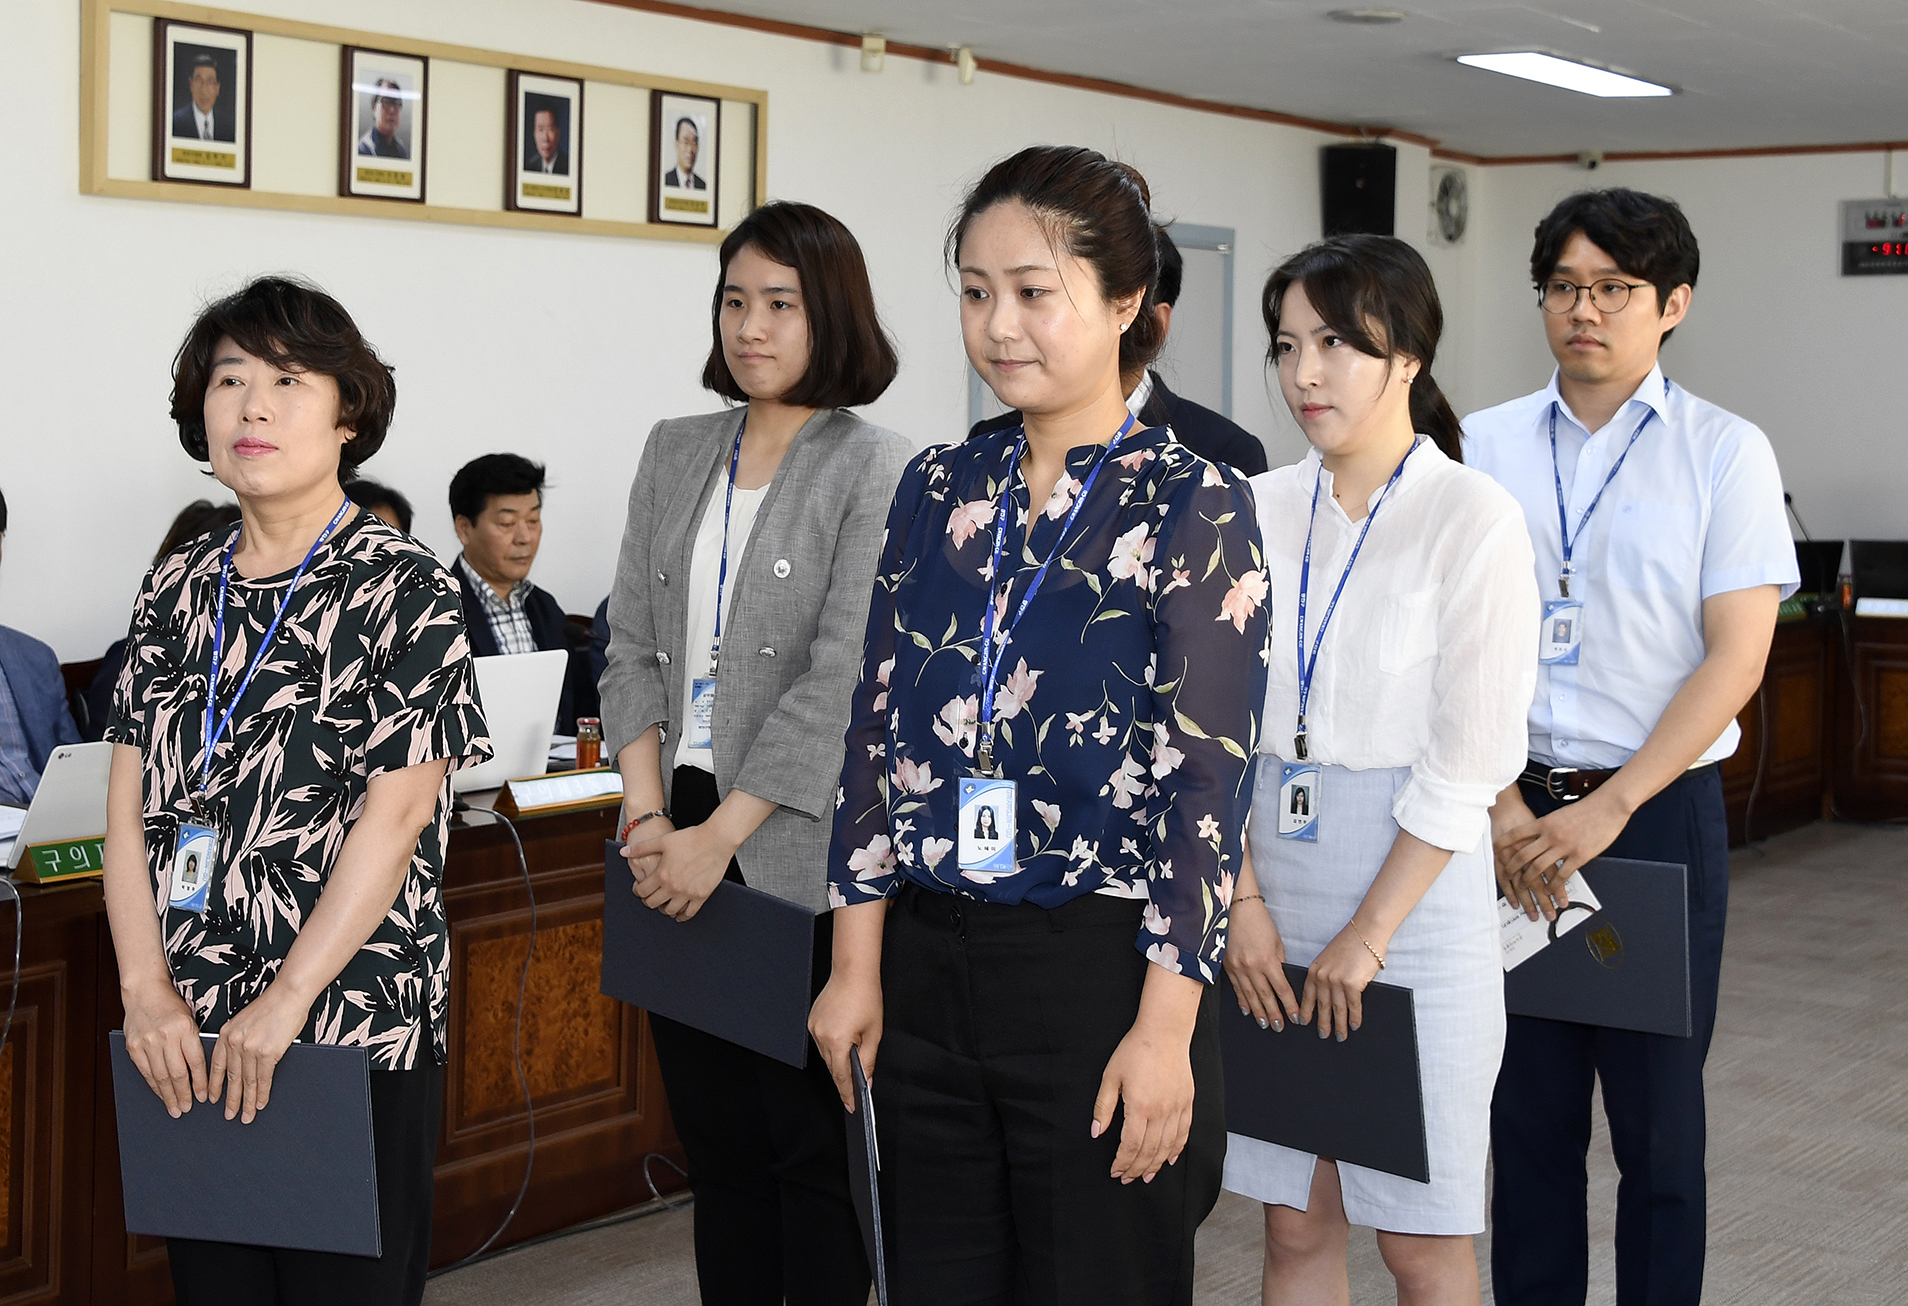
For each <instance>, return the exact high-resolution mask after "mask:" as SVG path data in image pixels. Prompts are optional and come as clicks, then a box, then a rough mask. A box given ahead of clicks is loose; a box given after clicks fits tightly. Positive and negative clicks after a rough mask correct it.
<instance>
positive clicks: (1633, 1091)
mask: <svg viewBox="0 0 1908 1306" xmlns="http://www.w3.org/2000/svg"><path fill="white" fill-rule="evenodd" d="M1524 799H1525V801H1526V802H1528V803H1529V804H1530V808H1531V810H1532V811H1533V812H1535V813H1537V814H1538V815H1539V816H1542V815H1544V814H1545V813H1547V812H1551V811H1554V810H1556V808H1557V807H1558V806H1560V804H1558V803H1557V802H1556V801H1555V800H1553V799H1551V798H1550V797H1549V796H1548V795H1546V794H1542V793H1540V792H1538V791H1537V790H1535V789H1534V788H1532V787H1531V786H1529V785H1526V786H1524ZM1607 855H1608V856H1611V857H1631V858H1637V859H1639V860H1643V861H1658V862H1681V863H1684V864H1685V865H1687V866H1688V868H1689V972H1690V973H1689V988H1690V1016H1691V1026H1692V1031H1693V1032H1692V1034H1691V1036H1690V1037H1689V1038H1670V1037H1667V1036H1665V1035H1661V1034H1640V1033H1636V1032H1634V1031H1631V1030H1622V1029H1602V1028H1599V1027H1597V1026H1594V1025H1575V1024H1570V1023H1568V1022H1565V1021H1555V1020H1538V1019H1535V1018H1532V1017H1528V1016H1512V1017H1510V1021H1509V1029H1508V1031H1507V1036H1506V1038H1505V1041H1504V1064H1503V1067H1502V1069H1501V1070H1500V1071H1499V1072H1498V1077H1497V1092H1496V1096H1495V1098H1494V1099H1493V1101H1492V1103H1491V1152H1492V1156H1493V1159H1494V1162H1495V1165H1496V1175H1497V1179H1496V1189H1495V1191H1494V1193H1493V1195H1492V1199H1491V1216H1492V1230H1491V1278H1492V1283H1493V1285H1494V1288H1495V1292H1496V1297H1497V1301H1498V1306H1582V1303H1583V1301H1584V1299H1585V1296H1586V1294H1587V1293H1588V1291H1589V1232H1588V1227H1587V1226H1588V1220H1587V1217H1586V1210H1585V1207H1586V1200H1587V1199H1586V1189H1587V1185H1588V1175H1587V1170H1586V1166H1585V1158H1586V1156H1587V1155H1588V1152H1589V1149H1590V1098H1591V1089H1592V1086H1593V1085H1594V1083H1595V1082H1596V1081H1597V1080H1601V1081H1602V1083H1603V1109H1604V1114H1605V1115H1606V1116H1607V1117H1608V1119H1609V1122H1610V1146H1611V1150H1612V1151H1613V1152H1614V1153H1615V1155H1616V1163H1617V1169H1618V1170H1619V1171H1620V1172H1621V1175H1622V1178H1621V1180H1620V1181H1619V1183H1618V1185H1617V1218H1616V1279H1617V1302H1618V1306H1697V1303H1698V1301H1699V1300H1700V1299H1701V1297H1702V1289H1703V1255H1704V1244H1705V1237H1706V1228H1705V1221H1706V1217H1707V1192H1706V1180H1705V1175H1704V1169H1703V1151H1704V1145H1705V1135H1706V1123H1705V1117H1704V1107H1703V1061H1704V1059H1705V1058H1706V1057H1707V1056H1708V1055H1709V1039H1710V1035H1711V1034H1712V1033H1713V1032H1714V1030H1715V1027H1716V994H1717V988H1718V986H1719V984H1720V981H1721V976H1722V951H1723V925H1724V921H1725V918H1726V917H1727V915H1728V909H1729V835H1728V829H1727V827H1726V825H1725V824H1724V818H1723V798H1722V777H1721V773H1720V770H1719V768H1717V767H1714V766H1706V767H1703V768H1702V769H1701V770H1698V771H1691V772H1689V773H1687V774H1686V775H1684V776H1682V777H1681V778H1679V779H1677V780H1676V781H1675V782H1673V783H1672V784H1670V785H1669V787H1668V788H1666V789H1664V790H1663V791H1662V792H1661V793H1659V794H1658V795H1657V796H1656V797H1654V798H1652V799H1651V800H1650V801H1649V802H1647V803H1645V804H1643V806H1642V807H1640V808H1638V809H1637V811H1636V813H1635V815H1633V816H1632V817H1631V818H1630V821H1629V824H1628V825H1626V826H1625V827H1624V829H1623V833H1622V834H1620V835H1618V836H1617V839H1616V842H1615V843H1613V844H1611V845H1610V848H1609V851H1608V853H1607Z"/></svg>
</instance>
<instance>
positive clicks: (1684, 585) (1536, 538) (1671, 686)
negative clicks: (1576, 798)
mask: <svg viewBox="0 0 1908 1306" xmlns="http://www.w3.org/2000/svg"><path fill="white" fill-rule="evenodd" d="M1553 405H1554V407H1555V410H1556V413H1557V459H1556V464H1555V466H1556V472H1555V473H1554V474H1553V471H1552V462H1551V456H1550V414H1551V411H1552V408H1553ZM1652 412H1654V417H1652V418H1651V419H1650V421H1649V424H1648V425H1647V426H1645V427H1644V428H1643V431H1642V435H1641V437H1640V438H1639V439H1638V440H1637V441H1636V443H1635V445H1634V447H1632V448H1630V452H1629V457H1628V458H1625V459H1624V461H1623V465H1622V467H1621V469H1619V470H1618V472H1617V474H1616V479H1615V480H1613V481H1611V483H1610V488H1609V489H1608V490H1607V491H1606V492H1605V493H1604V495H1603V501H1602V502H1601V503H1600V504H1598V505H1597V509H1596V512H1595V513H1594V514H1592V516H1591V518H1590V520H1589V522H1588V524H1586V525H1585V526H1584V527H1583V528H1582V534H1581V536H1580V537H1579V538H1577V539H1574V540H1573V543H1572V550H1573V554H1572V561H1573V564H1574V573H1573V578H1572V580H1571V586H1570V590H1571V597H1573V598H1579V599H1581V600H1582V601H1583V605H1584V606H1583V618H1582V621H1583V627H1582V636H1583V646H1582V653H1581V655H1580V659H1579V662H1578V664H1577V665H1575V666H1562V665H1556V666H1539V667H1538V669H1537V689H1536V693H1535V695H1534V696H1533V698H1532V700H1531V705H1530V755H1531V757H1532V758H1534V759H1535V760H1537V761H1539V762H1543V763H1545V764H1546V765H1550V766H1573V767H1584V768H1591V769H1603V768H1609V767H1618V766H1622V765H1623V764H1624V763H1625V762H1627V761H1629V760H1630V755H1631V754H1632V753H1634V752H1636V750H1637V749H1638V748H1640V747H1642V745H1643V741H1644V740H1645V739H1646V738H1648V737H1649V734H1650V732H1651V731H1652V730H1654V729H1655V728H1656V723H1657V721H1658V720H1660V719H1661V717H1662V715H1663V710H1664V709H1665V708H1667V707H1668V706H1669V702H1670V700H1671V699H1672V698H1674V697H1675V696H1676V692H1677V691H1678V690H1680V689H1681V688H1682V687H1683V682H1685V681H1686V680H1688V679H1689V677H1690V675H1691V673H1692V672H1694V671H1695V670H1696V668H1697V666H1698V665H1700V664H1701V662H1702V660H1703V655H1704V652H1705V646H1704V643H1703V601H1704V600H1705V599H1707V598H1709V597H1711V596H1712V595H1716V594H1726V593H1728V592H1730V591H1731V590H1740V589H1750V588H1753V587H1755V586H1758V585H1778V586H1780V587H1781V592H1782V597H1784V598H1787V597H1788V596H1789V595H1790V594H1793V593H1794V592H1795V590H1796V587H1797V584H1798V583H1799V581H1800V579H1801V578H1800V575H1799V574H1798V572H1797V570H1796V562H1795V545H1794V541H1793V539H1792V538H1791V536H1790V535H1789V527H1788V521H1787V519H1786V517H1785V516H1784V510H1783V501H1782V474H1781V472H1780V470H1779V469H1778V468H1777V466H1776V459H1775V451H1774V450H1773V449H1772V448H1770V446H1769V438H1768V437H1767V436H1766V435H1764V434H1763V433H1762V431H1761V430H1760V429H1759V428H1758V427H1756V426H1755V425H1754V424H1752V423H1750V422H1746V421H1744V420H1743V419H1742V418H1740V417H1737V416H1736V415H1735V414H1734V413H1730V412H1727V411H1725V410H1723V409H1721V408H1718V407H1716V405H1714V404H1711V403H1707V402H1705V401H1703V400H1701V399H1698V398H1697V397H1696V396H1695V395H1692V394H1690V393H1689V391H1687V390H1685V389H1683V388H1682V387H1681V386H1679V385H1675V384H1673V383H1671V382H1669V381H1667V380H1665V378H1664V376H1663V372H1662V369H1661V368H1660V367H1658V368H1652V369H1651V371H1650V374H1649V375H1648V376H1647V377H1645V378H1644V379H1643V384H1642V385H1640V386H1638V387H1637V389H1636V393H1635V394H1633V395H1632V396H1630V398H1629V399H1628V400H1627V401H1625V403H1624V404H1623V406H1622V407H1621V408H1619V409H1618V410H1617V412H1616V415H1615V416H1614V417H1612V418H1611V419H1610V420H1609V422H1608V423H1606V424H1605V425H1604V427H1603V428H1602V429H1601V430H1599V431H1595V432H1592V431H1589V430H1587V429H1585V427H1584V426H1583V424H1582V423H1581V422H1579V421H1578V420H1577V418H1576V416H1575V415H1574V414H1573V413H1572V412H1571V411H1570V406H1569V405H1568V404H1566V403H1565V402H1564V401H1563V397H1562V395H1561V394H1560V392H1559V391H1558V388H1557V376H1556V374H1555V373H1552V375H1551V378H1550V384H1549V385H1548V386H1546V387H1545V388H1544V389H1542V390H1539V391H1537V392H1536V393H1535V394H1530V395H1525V396H1524V397H1522V398H1521V399H1513V400H1511V401H1510V402H1509V403H1506V404H1499V405H1498V406H1497V407H1495V408H1487V409H1484V410H1483V411H1482V412H1477V413H1473V414H1471V415H1470V416H1469V417H1467V418H1465V419H1464V434H1465V441H1464V461H1465V462H1466V463H1467V464H1468V465H1470V466H1472V467H1475V468H1477V469H1478V470H1479V471H1482V472H1484V473H1485V474H1486V475H1488V476H1490V477H1491V478H1492V479H1494V480H1495V481H1497V483H1498V484H1500V485H1502V486H1503V487H1504V488H1505V489H1507V490H1509V491H1510V492H1511V493H1512V494H1513V495H1514V496H1516V498H1517V501H1518V502H1519V503H1520V504H1522V505H1523V509H1524V519H1525V521H1526V522H1527V523H1528V524H1529V526H1530V538H1531V545H1532V547H1533V549H1534V551H1535V553H1536V556H1537V585H1538V591H1539V593H1540V594H1541V595H1542V596H1543V598H1544V599H1546V600H1549V599H1555V598H1557V597H1559V594H1558V585H1557V579H1558V576H1559V574H1560V573H1561V572H1562V570H1563V539H1562V531H1561V528H1560V525H1559V522H1558V520H1557V489H1556V485H1557V480H1558V478H1559V477H1560V478H1561V480H1562V482H1563V495H1564V503H1565V505H1566V513H1567V516H1568V519H1569V522H1570V528H1571V530H1572V531H1573V532H1575V531H1576V530H1577V529H1578V528H1577V521H1578V518H1579V517H1580V516H1581V515H1582V513H1583V510H1584V508H1585V507H1586V506H1587V505H1588V504H1589V503H1590V501H1591V500H1592V499H1594V498H1595V497H1596V495H1597V491H1598V489H1599V488H1600V487H1602V485H1603V483H1604V478H1605V477H1607V476H1609V474H1610V468H1611V467H1612V466H1614V465H1615V463H1616V461H1617V459H1618V458H1619V457H1621V456H1622V454H1623V451H1624V448H1625V446H1626V445H1629V444H1630V436H1631V433H1632V432H1634V431H1636V430H1637V427H1638V424H1639V423H1640V422H1642V421H1643V420H1644V419H1645V418H1646V417H1650V414H1651V413H1652ZM1741 737H1742V730H1741V728H1740V727H1738V726H1737V724H1736V723H1735V722H1734V721H1733V720H1732V721H1731V722H1730V723H1729V727H1728V729H1726V730H1724V731H1723V733H1722V736H1721V737H1720V738H1719V739H1717V740H1716V742H1715V743H1714V744H1712V745H1710V746H1709V747H1708V748H1707V749H1705V750H1703V755H1702V757H1701V759H1699V761H1700V762H1714V761H1719V760H1721V759H1722V758H1725V757H1728V756H1729V755H1730V754H1731V753H1734V752H1735V751H1736V745H1737V743H1738V742H1739V741H1740V739H1741Z"/></svg>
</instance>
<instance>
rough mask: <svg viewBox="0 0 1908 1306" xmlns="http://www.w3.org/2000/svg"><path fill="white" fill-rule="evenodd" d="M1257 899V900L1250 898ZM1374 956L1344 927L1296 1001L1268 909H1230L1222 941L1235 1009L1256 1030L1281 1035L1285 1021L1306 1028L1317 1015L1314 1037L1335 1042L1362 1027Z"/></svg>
mask: <svg viewBox="0 0 1908 1306" xmlns="http://www.w3.org/2000/svg"><path fill="white" fill-rule="evenodd" d="M1255 901H1256V899H1255ZM1378 969H1379V967H1378V958H1377V957H1376V956H1375V955H1373V953H1372V951H1371V949H1370V948H1368V947H1366V946H1365V943H1364V940H1363V939H1361V938H1360V937H1359V933H1358V928H1357V926H1356V925H1354V924H1349V923H1348V924H1347V925H1346V926H1345V928H1344V929H1342V930H1340V931H1339V932H1338V937H1337V938H1335V939H1333V940H1332V941H1331V942H1330V943H1328V944H1326V945H1325V950H1324V951H1323V952H1321V953H1319V954H1318V956H1317V958H1316V959H1314V960H1313V962H1312V965H1311V969H1310V970H1309V971H1307V973H1306V976H1305V989H1304V991H1303V993H1301V994H1300V995H1298V996H1297V997H1294V996H1293V993H1292V986H1291V984H1290V983H1289V982H1288V981H1287V980H1286V978H1285V940H1284V939H1283V938H1282V937H1281V936H1280V934H1279V927H1278V926H1277V925H1276V924H1275V923H1274V922H1273V920H1272V914H1271V912H1269V911H1262V910H1255V909H1253V908H1251V906H1250V905H1249V904H1248V905H1243V906H1241V905H1235V907H1234V911H1233V916H1232V921H1231V926H1230V931H1229V933H1228V935H1227V938H1226V975H1227V976H1228V977H1229V978H1230V979H1231V980H1232V989H1233V993H1234V994H1235V995H1236V996H1237V997H1238V999H1239V1006H1240V1010H1242V1011H1244V1012H1245V1013H1246V1014H1247V1015H1249V1016H1251V1017H1252V1018H1253V1019H1254V1020H1256V1021H1258V1022H1259V1028H1260V1029H1270V1030H1272V1031H1274V1032H1282V1031H1283V1030H1284V1029H1285V1022H1286V1020H1288V1019H1289V1020H1290V1021H1291V1022H1292V1023H1293V1024H1294V1025H1308V1024H1310V1023H1311V1021H1312V1015H1313V1013H1314V1012H1316V1013H1317V1014H1318V1036H1319V1037H1320V1038H1331V1037H1333V1036H1334V1035H1336V1037H1337V1038H1338V1040H1339V1042H1341V1043H1342V1042H1344V1040H1345V1036H1346V1035H1347V1034H1350V1033H1351V1032H1352V1031H1353V1030H1356V1029H1357V1028H1358V1027H1359V1025H1361V1024H1363V1023H1364V1008H1363V1002H1362V998H1363V994H1364V992H1365V986H1366V985H1368V984H1370V983H1371V982H1372V980H1374V979H1376V978H1377V977H1378Z"/></svg>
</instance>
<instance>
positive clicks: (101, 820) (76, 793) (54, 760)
mask: <svg viewBox="0 0 1908 1306" xmlns="http://www.w3.org/2000/svg"><path fill="white" fill-rule="evenodd" d="M112 767H113V745H112V744H110V743H108V742H106V741H105V740H101V741H99V742H98V743H93V744H61V745H60V746H59V747H58V748H55V749H54V750H53V752H52V754H51V755H50V756H48V757H47V759H46V767H45V769H44V770H42V771H41V772H40V787H39V788H38V789H37V790H35V791H34V794H33V805H32V806H31V807H29V808H27V809H26V817H25V819H24V820H22V821H21V822H20V829H19V832H18V833H17V834H15V835H14V836H13V843H12V846H11V847H7V846H6V836H5V835H4V834H0V848H4V849H5V853H4V860H5V862H6V867H7V869H8V870H10V871H14V870H18V869H19V868H20V862H21V860H22V859H23V858H24V857H25V856H26V850H27V849H28V848H31V847H32V846H33V845H34V844H36V843H59V842H61V841H63V840H66V839H97V838H99V837H100V836H101V835H103V834H105V833H106V778H107V776H108V775H109V774H110V773H111V771H112Z"/></svg>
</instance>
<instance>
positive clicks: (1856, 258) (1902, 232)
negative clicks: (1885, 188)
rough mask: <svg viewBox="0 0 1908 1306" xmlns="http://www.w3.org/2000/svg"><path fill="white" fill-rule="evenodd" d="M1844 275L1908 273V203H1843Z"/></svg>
mask: <svg viewBox="0 0 1908 1306" xmlns="http://www.w3.org/2000/svg"><path fill="white" fill-rule="evenodd" d="M1841 234H1842V275H1843V276H1845V277H1874V276H1887V275H1889V274H1890V273H1897V272H1908V199H1882V200H1843V201H1842V233H1841Z"/></svg>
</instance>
